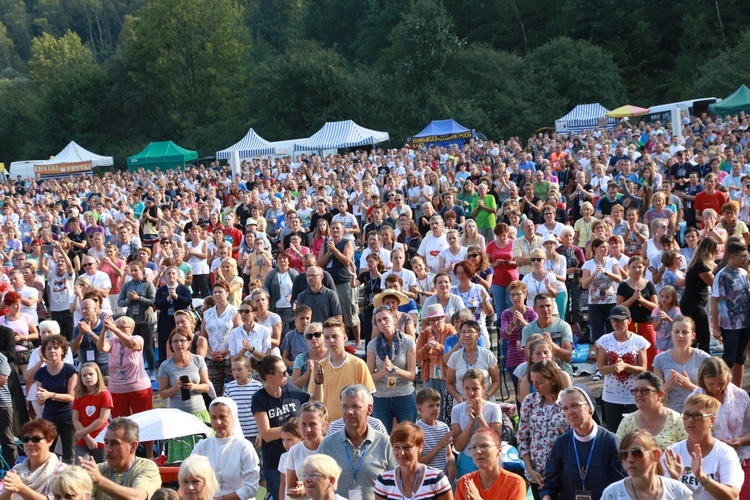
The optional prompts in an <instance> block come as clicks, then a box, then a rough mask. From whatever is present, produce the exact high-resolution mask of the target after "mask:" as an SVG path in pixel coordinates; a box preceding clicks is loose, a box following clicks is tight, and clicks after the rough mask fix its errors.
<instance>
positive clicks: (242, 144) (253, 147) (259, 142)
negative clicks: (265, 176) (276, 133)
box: [216, 129, 276, 160]
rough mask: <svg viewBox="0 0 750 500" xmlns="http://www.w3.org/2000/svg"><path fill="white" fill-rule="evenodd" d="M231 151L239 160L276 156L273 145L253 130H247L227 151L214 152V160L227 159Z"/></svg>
mask: <svg viewBox="0 0 750 500" xmlns="http://www.w3.org/2000/svg"><path fill="white" fill-rule="evenodd" d="M233 151H237V152H239V154H240V159H242V160H244V159H247V158H255V157H256V156H266V155H274V154H276V148H275V147H274V145H273V144H271V143H270V142H268V141H267V140H265V139H264V138H262V137H261V136H259V135H258V134H257V133H256V132H255V130H253V129H250V130H248V132H247V134H246V135H245V137H243V138H242V139H240V141H239V142H238V143H236V144H234V145H232V146H229V147H228V148H227V149H223V150H221V151H217V152H216V158H217V159H219V160H226V159H228V158H229V157H230V156H231V154H232V152H233Z"/></svg>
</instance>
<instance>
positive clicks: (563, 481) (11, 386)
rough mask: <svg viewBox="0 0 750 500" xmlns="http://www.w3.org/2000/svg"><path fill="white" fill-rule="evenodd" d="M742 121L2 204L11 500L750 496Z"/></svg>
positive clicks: (186, 179)
mask: <svg viewBox="0 0 750 500" xmlns="http://www.w3.org/2000/svg"><path fill="white" fill-rule="evenodd" d="M744 123H745V117H744V116H743V115H742V114H741V115H739V116H734V117H726V119H724V120H722V119H718V118H717V119H714V118H712V117H709V116H705V115H704V116H702V117H691V118H690V119H689V120H688V119H686V123H685V124H684V125H685V128H684V131H683V134H682V135H680V136H678V135H673V134H672V132H671V130H670V128H669V126H668V125H669V124H664V126H663V125H662V124H661V123H660V122H656V123H645V122H641V123H639V124H638V125H632V126H631V125H629V124H620V125H617V126H616V127H615V128H614V129H612V130H608V129H595V130H589V131H584V132H581V133H580V134H577V135H575V134H569V135H549V134H538V135H534V136H532V137H531V138H529V140H528V141H526V142H521V141H520V140H518V139H517V138H516V139H509V140H507V141H498V142H491V141H486V142H477V141H470V142H468V143H466V144H465V145H463V146H462V147H461V148H459V147H456V146H448V147H438V146H431V147H429V148H428V149H426V150H413V149H410V148H409V146H408V145H405V146H404V147H402V148H398V149H391V150H377V149H373V150H370V151H357V152H351V153H346V154H339V155H331V156H328V157H325V158H321V157H319V156H315V155H313V156H310V157H308V156H304V155H301V156H299V157H297V158H296V159H291V158H280V159H271V158H268V159H262V158H256V159H253V160H249V161H245V162H243V163H242V165H241V166H240V167H239V169H238V171H237V172H235V173H234V174H233V173H232V171H231V168H229V167H228V166H221V165H219V163H218V162H212V163H211V164H210V165H207V166H204V165H198V166H188V167H185V168H171V167H170V166H169V165H165V166H164V169H165V170H157V171H155V172H146V171H138V172H115V173H107V174H103V175H96V176H94V177H85V178H84V177H80V178H65V179H51V178H36V179H21V178H18V179H17V180H15V181H9V182H6V183H5V184H2V185H0V189H1V190H2V191H3V193H2V208H1V210H2V215H0V226H1V227H2V232H0V258H2V261H3V264H2V265H3V272H2V276H1V277H0V290H1V291H2V297H3V298H2V303H1V304H0V307H1V308H2V310H0V383H2V386H0V409H2V411H0V418H2V420H3V421H2V427H3V431H2V432H1V433H0V445H2V457H3V459H4V460H5V462H6V463H7V464H9V468H11V470H10V471H8V472H7V473H6V475H5V478H4V490H3V491H2V492H0V500H2V499H5V498H9V499H10V498H12V499H19V498H22V499H41V498H50V499H51V498H77V499H78V498H80V499H85V498H96V499H105V498H113V499H114V498H117V499H134V498H139V499H149V498H153V499H159V498H184V499H201V500H205V499H221V500H234V499H239V500H247V499H250V498H255V497H256V495H257V494H258V491H260V487H261V486H262V487H264V488H265V491H266V492H267V493H266V496H267V498H273V499H274V500H285V499H286V498H287V497H288V498H291V499H294V498H312V499H321V500H323V499H324V500H335V499H349V500H374V499H376V498H378V499H397V498H420V499H441V500H451V499H453V498H457V499H470V500H479V499H484V500H490V499H492V500H497V499H513V500H520V499H525V498H527V494H529V495H532V496H533V497H534V498H535V499H553V500H557V499H569V498H570V499H572V498H583V499H585V498H606V499H620V498H632V499H638V498H665V499H688V498H695V499H708V498H727V499H737V498H741V499H745V498H748V499H750V396H748V393H747V392H745V389H746V387H743V375H744V364H745V362H746V358H747V347H748V340H749V338H750V283H748V244H750V230H749V229H748V225H750V130H746V129H744V128H743V125H742V124H744ZM586 345H588V347H589V348H588V353H589V354H588V357H586V356H585V355H584V358H583V359H580V355H579V353H580V352H586V350H585V349H582V347H583V346H586ZM712 351H713V355H712ZM580 363H594V364H595V366H596V368H595V369H594V370H593V372H594V373H593V376H589V377H586V376H583V375H581V374H580V373H579V371H580V368H579V366H580V365H579V364H580ZM506 374H507V377H508V378H510V380H511V381H512V385H513V388H514V391H513V394H514V395H515V399H516V403H517V404H515V405H514V404H507V403H500V402H498V399H499V396H500V395H501V394H502V391H503V381H504V380H505V378H506ZM600 387H601V389H600ZM599 390H601V396H600V397H595V396H594V393H595V392H596V393H597V394H598V392H599ZM154 391H156V394H155V393H154ZM155 398H156V399H157V400H163V401H164V405H166V406H167V407H169V408H173V409H177V410H180V411H182V412H186V413H188V414H191V415H193V417H191V418H196V419H198V420H200V421H202V422H204V423H205V424H206V426H207V427H206V434H207V435H210V437H207V438H205V439H200V438H196V439H193V440H179V441H176V442H168V443H167V444H166V446H167V448H166V452H165V453H166V455H167V456H168V459H169V461H170V462H181V464H182V465H181V467H180V473H179V492H175V491H171V490H168V489H163V488H161V486H162V481H161V477H160V473H159V468H158V467H157V465H156V462H158V461H159V460H161V458H160V457H159V456H157V457H156V461H155V460H154V458H155V453H154V451H155V449H156V451H157V452H159V451H160V450H161V447H159V446H157V447H156V448H155V446H154V443H152V442H141V441H140V440H139V428H138V425H137V424H136V423H135V422H134V421H133V420H132V419H131V418H129V417H132V415H134V414H138V413H141V412H144V411H147V410H150V409H153V408H154V400H155ZM157 406H162V405H157ZM514 420H517V422H515V421H514ZM209 426H210V429H209ZM102 433H103V434H104V437H103V442H99V441H97V439H96V438H97V437H98V436H99V435H100V434H102ZM16 436H17V437H18V439H20V442H21V443H22V451H23V453H22V457H21V458H19V449H18V447H17V446H16ZM56 447H57V448H56ZM139 447H140V448H139ZM512 447H516V448H517V451H518V455H519V457H520V458H519V460H517V461H516V462H515V463H513V464H512V465H513V467H516V469H514V470H515V472H513V471H511V470H510V469H511V467H510V466H508V467H505V466H504V461H505V462H508V465H510V462H512V458H510V457H511V456H512V451H513V450H512ZM56 450H57V451H56ZM139 450H140V451H139ZM157 454H158V453H157Z"/></svg>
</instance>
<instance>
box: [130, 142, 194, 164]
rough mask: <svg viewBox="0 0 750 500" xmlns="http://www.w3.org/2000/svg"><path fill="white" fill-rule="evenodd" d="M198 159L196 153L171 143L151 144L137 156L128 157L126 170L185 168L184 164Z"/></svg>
mask: <svg viewBox="0 0 750 500" xmlns="http://www.w3.org/2000/svg"><path fill="white" fill-rule="evenodd" d="M197 159H198V152H197V151H190V150H189V149H185V148H182V147H180V146H178V145H177V144H175V143H174V142H172V141H164V142H152V143H151V144H149V145H148V146H146V147H145V148H144V150H143V151H141V152H140V153H138V154H137V155H134V156H130V157H128V170H138V169H140V168H144V169H146V170H171V169H173V168H175V167H176V166H178V165H179V166H180V168H184V167H185V162H189V161H192V160H197Z"/></svg>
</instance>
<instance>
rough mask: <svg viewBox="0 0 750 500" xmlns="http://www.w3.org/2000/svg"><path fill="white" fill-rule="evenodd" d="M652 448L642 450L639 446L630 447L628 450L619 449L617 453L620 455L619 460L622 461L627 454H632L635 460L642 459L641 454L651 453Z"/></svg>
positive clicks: (626, 457) (625, 458)
mask: <svg viewBox="0 0 750 500" xmlns="http://www.w3.org/2000/svg"><path fill="white" fill-rule="evenodd" d="M652 451H653V450H642V449H640V448H632V449H630V450H620V451H619V452H617V454H618V455H619V456H620V461H622V462H624V461H625V460H627V459H628V456H629V455H633V458H635V459H636V460H643V456H644V455H645V454H646V453H651V452H652Z"/></svg>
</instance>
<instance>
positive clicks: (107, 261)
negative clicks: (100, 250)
mask: <svg viewBox="0 0 750 500" xmlns="http://www.w3.org/2000/svg"><path fill="white" fill-rule="evenodd" d="M99 270H100V271H101V272H103V273H104V274H106V275H107V276H109V281H111V282H112V288H110V289H109V296H108V297H107V300H109V305H110V307H112V314H113V315H114V316H120V315H122V314H125V310H124V309H123V308H122V307H120V306H118V305H117V300H118V299H119V297H120V285H121V283H120V280H121V279H122V276H123V275H124V273H125V261H124V260H123V259H121V258H120V250H119V249H118V248H117V245H115V244H113V243H110V244H109V245H107V246H106V248H105V249H104V258H103V259H102V261H101V264H100V265H99Z"/></svg>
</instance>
